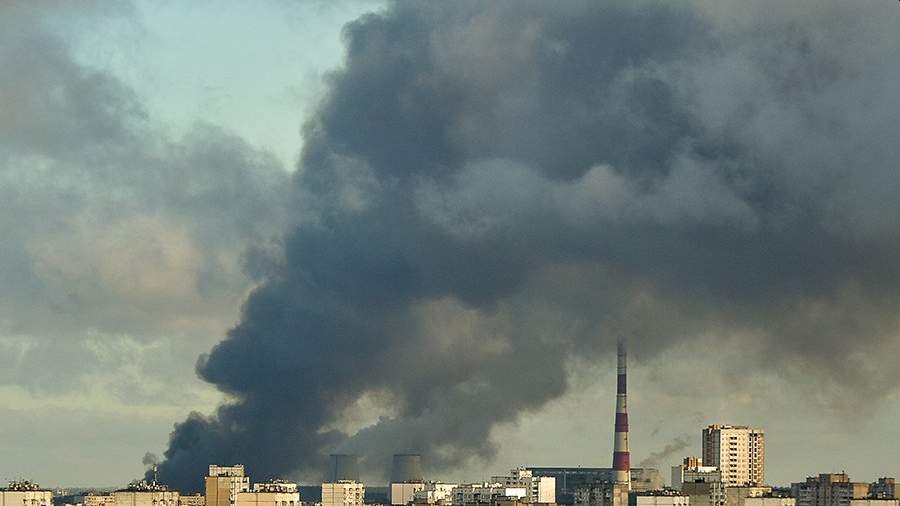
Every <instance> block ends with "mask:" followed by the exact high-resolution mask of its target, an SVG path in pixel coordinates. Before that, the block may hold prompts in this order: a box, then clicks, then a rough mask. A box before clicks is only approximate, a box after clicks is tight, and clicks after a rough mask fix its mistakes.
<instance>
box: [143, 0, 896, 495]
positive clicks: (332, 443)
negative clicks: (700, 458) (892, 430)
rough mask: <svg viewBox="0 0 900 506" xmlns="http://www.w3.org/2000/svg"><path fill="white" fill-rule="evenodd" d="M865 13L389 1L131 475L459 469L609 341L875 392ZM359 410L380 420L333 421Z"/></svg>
mask: <svg viewBox="0 0 900 506" xmlns="http://www.w3.org/2000/svg"><path fill="white" fill-rule="evenodd" d="M728 9H734V10H739V11H741V12H740V14H741V15H740V16H734V15H732V14H734V13H733V12H729V11H728ZM869 9H871V10H872V12H867V11H868V10H869ZM876 10H878V7H877V6H874V4H865V5H852V6H851V5H849V4H844V3H839V2H832V3H828V4H823V5H822V6H820V8H818V9H817V12H816V13H815V14H814V15H809V13H807V12H799V10H798V9H796V8H795V7H794V6H791V5H782V4H780V3H766V4H765V5H760V4H755V5H754V6H753V7H747V6H743V5H738V4H734V5H732V6H731V7H727V6H725V7H723V6H721V5H718V4H717V5H716V6H706V5H705V4H703V3H696V4H693V5H687V4H678V5H672V4H663V3H655V2H618V1H613V2H603V3H599V2H588V1H584V2H567V3H564V4H556V3H547V2H536V1H535V2H521V1H516V2H512V1H509V2H504V1H500V2H491V3H482V2H442V3H436V2H402V3H396V4H391V6H390V7H389V8H388V9H386V10H385V11H383V12H381V13H379V14H373V15H368V16H365V17H363V18H361V19H359V20H357V21H355V22H353V23H350V24H349V25H347V26H346V27H345V32H344V35H345V39H346V46H347V55H346V61H345V64H344V66H343V67H342V68H340V69H338V70H336V71H335V72H334V73H333V74H332V75H331V76H330V78H329V82H328V86H329V90H328V93H327V94H326V96H325V97H324V98H323V100H322V102H321V103H320V104H319V107H318V109H317V110H316V112H315V114H313V115H312V116H311V117H310V118H309V119H308V121H307V123H306V124H305V126H304V134H305V136H304V137H305V139H306V145H305V146H304V151H303V156H302V159H301V162H300V167H299V170H298V171H297V173H296V176H295V178H294V181H293V188H292V189H293V191H294V196H293V199H292V202H294V204H293V208H292V214H293V215H295V216H297V217H298V220H299V224H298V225H297V226H296V227H294V228H292V229H291V230H289V231H287V232H286V234H285V236H284V239H283V248H282V250H281V251H279V252H277V254H272V253H266V254H264V253H260V252H257V253H254V254H252V255H251V257H250V258H249V259H248V266H250V272H251V273H252V274H253V275H254V276H256V278H257V279H258V281H259V282H260V284H259V287H258V288H257V289H256V290H255V291H254V292H253V293H252V295H250V296H249V298H248V299H247V300H246V302H245V304H244V307H243V311H242V315H241V320H240V323H239V324H238V325H237V326H235V327H234V328H233V329H232V330H231V331H230V332H229V334H228V336H227V338H226V339H225V340H223V341H222V342H221V343H219V344H218V345H217V346H216V347H215V348H213V349H212V350H211V351H210V353H209V354H207V355H204V356H203V357H201V358H200V360H199V361H198V364H197V371H198V373H199V374H200V376H201V377H202V378H204V379H205V380H207V381H209V382H211V383H213V384H214V385H216V386H217V387H218V388H219V389H221V390H222V391H223V392H225V393H227V394H229V395H230V396H231V399H232V400H231V401H230V402H229V403H227V404H225V405H222V406H221V407H220V408H219V409H218V410H217V411H216V412H215V413H212V414H211V415H208V416H206V415H200V414H192V415H191V416H190V417H189V418H188V419H187V420H185V421H184V422H181V423H179V424H178V425H177V426H176V428H175V430H174V432H173V433H172V436H171V440H170V442H169V447H168V449H167V450H166V452H165V460H164V462H162V463H161V464H160V468H159V473H160V479H161V480H163V481H165V482H168V483H170V484H172V485H174V486H176V487H179V488H182V489H184V490H190V489H192V488H195V487H196V486H197V483H195V480H194V479H193V478H192V477H194V476H199V475H201V473H202V472H203V470H204V469H205V466H206V465H207V464H209V463H211V462H220V463H231V462H242V463H244V464H246V465H248V468H250V469H253V470H254V474H255V475H260V476H263V477H269V476H275V475H291V476H301V475H304V476H314V475H315V476H317V475H318V474H321V469H324V459H325V455H327V454H328V453H329V452H332V451H340V452H352V453H358V454H360V455H361V456H362V457H363V458H364V459H369V461H370V462H373V463H378V464H379V465H385V468H386V463H387V462H388V461H389V456H390V455H391V454H392V453H396V452H397V451H408V450H415V451H417V452H420V453H422V456H423V460H424V461H425V467H426V468H427V469H431V470H439V469H445V468H448V467H450V466H454V465H459V464H460V463H463V462H466V461H467V460H468V459H479V458H481V459H489V458H491V457H492V455H494V453H495V451H496V447H495V446H494V444H495V443H493V442H492V441H491V440H490V438H489V435H490V431H491V429H492V428H493V427H495V426H496V425H497V424H498V423H502V422H509V421H515V420H516V419H518V417H520V416H522V415H523V414H526V413H529V412H535V411H537V410H540V409H541V408H542V406H544V405H545V403H547V402H548V401H549V400H552V399H554V398H557V397H558V396H560V395H562V394H563V393H564V392H565V391H566V387H567V370H566V361H567V360H569V359H570V358H572V357H574V356H598V355H602V354H608V353H609V352H610V351H611V350H612V349H614V344H613V343H614V342H615V339H616V337H617V336H621V335H626V336H629V337H630V349H631V350H633V352H634V353H635V354H636V355H637V356H639V357H640V356H645V357H647V356H651V355H652V354H654V353H658V352H660V351H662V350H665V349H666V347H667V346H668V345H669V344H671V343H673V342H683V341H684V340H688V339H692V338H693V337H695V336H697V335H700V334H703V335H710V334H718V335H722V336H723V338H724V337H728V338H731V340H730V341H729V342H735V341H734V338H735V336H740V337H741V338H742V339H746V340H748V341H747V342H748V343H749V342H752V343H753V346H752V350H753V351H752V356H748V360H751V361H754V362H758V365H759V366H760V367H763V368H772V370H778V369H779V368H781V367H782V366H783V365H784V364H786V363H799V364H801V365H800V366H798V367H801V368H802V371H803V372H805V373H810V374H814V375H815V374H817V372H816V371H820V370H827V371H829V372H828V375H827V376H825V375H822V377H821V378H820V380H821V381H825V382H829V383H830V384H833V385H834V386H835V387H836V388H847V387H848V386H852V388H855V389H861V390H863V391H865V392H871V393H875V392H879V391H882V390H884V389H885V388H893V387H894V386H895V385H896V384H897V380H898V378H897V373H896V372H895V370H891V372H879V371H881V370H880V369H879V370H873V369H872V368H866V367H859V365H860V360H862V359H863V358H866V359H867V360H872V359H873V357H871V356H868V357H865V354H866V350H871V349H873V348H876V347H878V346H880V345H881V344H883V343H885V342H892V343H893V342H895V341H896V337H897V329H898V318H897V314H896V307H897V303H898V302H900V269H898V267H897V265H898V264H897V262H896V255H897V252H898V251H900V249H898V247H900V227H898V226H897V223H898V222H900V221H898V219H897V218H900V204H898V200H897V199H896V198H895V192H894V189H896V188H897V187H898V184H900V174H898V172H897V171H896V161H897V159H898V156H897V155H898V151H897V143H896V142H895V141H896V139H895V138H894V137H893V136H892V135H889V134H888V132H891V131H892V129H893V120H894V119H895V118H896V117H897V115H898V114H897V113H898V112H900V111H898V100H897V99H896V98H895V94H894V92H893V86H891V85H890V83H895V82H897V78H898V77H900V76H898V73H900V65H886V64H885V62H888V61H892V62H898V60H900V58H898V54H897V53H898V50H897V46H896V43H895V39H894V36H893V35H892V34H894V33H895V28H896V22H897V21H898V20H897V19H896V17H897V15H898V14H896V9H893V10H892V11H891V12H890V13H884V12H875V11H876ZM773 12H777V13H778V15H773V14H772V13H773ZM812 343H815V345H814V346H811V344H812ZM798 359H799V360H798ZM874 360H881V359H880V358H878V357H874ZM865 397H866V396H865V395H860V396H857V397H856V398H859V399H862V398H865ZM363 399H365V400H366V402H369V403H373V404H375V405H377V406H379V407H380V408H383V412H384V414H383V416H382V417H381V418H380V419H379V420H378V421H377V422H376V423H374V424H372V425H370V426H367V427H365V428H363V429H362V430H359V431H358V432H352V431H349V430H348V429H345V428H342V427H341V426H340V423H341V421H342V420H344V419H345V418H346V417H347V416H348V413H350V412H351V411H352V410H353V409H354V407H355V406H357V405H358V404H359V403H360V402H361V400H363ZM664 451H665V450H664ZM660 458H662V457H660Z"/></svg>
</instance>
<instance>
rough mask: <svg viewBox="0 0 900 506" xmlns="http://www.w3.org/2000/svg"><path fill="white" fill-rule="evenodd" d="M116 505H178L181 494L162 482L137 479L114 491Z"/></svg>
mask: <svg viewBox="0 0 900 506" xmlns="http://www.w3.org/2000/svg"><path fill="white" fill-rule="evenodd" d="M113 498H114V499H115V501H116V506H178V502H179V499H180V494H179V493H178V492H176V491H174V490H169V487H167V486H166V485H162V484H160V483H156V482H155V481H154V482H150V483H148V482H146V481H143V480H141V481H135V482H132V483H131V484H130V485H128V488H126V489H122V490H116V491H115V492H113Z"/></svg>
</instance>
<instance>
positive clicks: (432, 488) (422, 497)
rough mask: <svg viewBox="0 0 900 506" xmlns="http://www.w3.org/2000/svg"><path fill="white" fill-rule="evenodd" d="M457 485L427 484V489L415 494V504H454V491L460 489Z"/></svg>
mask: <svg viewBox="0 0 900 506" xmlns="http://www.w3.org/2000/svg"><path fill="white" fill-rule="evenodd" d="M458 486H459V484H456V483H441V482H433V481H432V482H426V483H425V488H423V489H422V490H419V491H417V492H416V493H415V494H414V497H413V502H414V503H415V504H452V503H453V489H454V488H456V487H458Z"/></svg>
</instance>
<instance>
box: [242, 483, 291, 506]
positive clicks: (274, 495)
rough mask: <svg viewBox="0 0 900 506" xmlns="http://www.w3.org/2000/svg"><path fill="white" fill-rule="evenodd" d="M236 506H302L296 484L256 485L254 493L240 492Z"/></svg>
mask: <svg viewBox="0 0 900 506" xmlns="http://www.w3.org/2000/svg"><path fill="white" fill-rule="evenodd" d="M236 506H300V493H299V492H297V484H296V483H288V482H285V481H277V480H276V481H272V482H269V483H255V484H254V485H253V490H252V491H243V492H238V494H237V502H236Z"/></svg>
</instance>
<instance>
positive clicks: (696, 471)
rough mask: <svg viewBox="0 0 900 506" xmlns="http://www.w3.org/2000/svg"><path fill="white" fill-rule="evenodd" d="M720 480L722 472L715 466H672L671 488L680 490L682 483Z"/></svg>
mask: <svg viewBox="0 0 900 506" xmlns="http://www.w3.org/2000/svg"><path fill="white" fill-rule="evenodd" d="M714 481H716V482H721V481H722V472H721V471H719V468H717V467H709V466H698V467H690V466H688V465H687V464H681V465H678V466H672V488H674V489H675V490H681V485H682V483H709V482H714Z"/></svg>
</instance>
